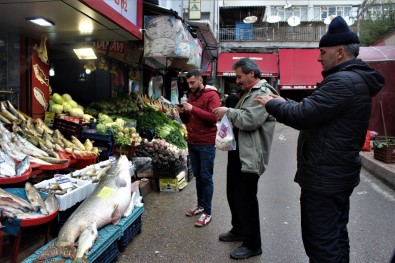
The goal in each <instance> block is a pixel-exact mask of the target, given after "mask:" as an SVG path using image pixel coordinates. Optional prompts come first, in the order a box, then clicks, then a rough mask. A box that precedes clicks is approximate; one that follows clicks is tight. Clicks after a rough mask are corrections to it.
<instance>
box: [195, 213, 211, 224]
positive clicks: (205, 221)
mask: <svg viewBox="0 0 395 263" xmlns="http://www.w3.org/2000/svg"><path fill="white" fill-rule="evenodd" d="M211 218H212V216H211V215H208V214H206V213H203V214H202V215H201V216H200V217H199V219H198V221H196V223H195V226H199V227H200V226H205V225H207V224H208V223H210V221H211Z"/></svg>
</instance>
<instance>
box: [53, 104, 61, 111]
mask: <svg viewBox="0 0 395 263" xmlns="http://www.w3.org/2000/svg"><path fill="white" fill-rule="evenodd" d="M62 111H63V105H61V104H53V105H52V112H55V113H62Z"/></svg>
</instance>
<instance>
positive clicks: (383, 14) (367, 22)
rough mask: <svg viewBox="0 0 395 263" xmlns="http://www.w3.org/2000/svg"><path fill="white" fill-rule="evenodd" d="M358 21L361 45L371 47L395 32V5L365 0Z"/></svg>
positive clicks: (387, 2) (391, 2) (390, 1)
mask: <svg viewBox="0 0 395 263" xmlns="http://www.w3.org/2000/svg"><path fill="white" fill-rule="evenodd" d="M357 19H358V31H359V37H360V40H361V45H362V46H369V45H371V44H373V43H375V42H377V41H378V40H380V39H382V38H383V37H385V36H387V35H388V34H390V33H392V32H394V31H395V3H394V2H393V1H392V0H389V1H380V0H364V1H363V3H362V4H361V5H360V7H359V8H358V16H357Z"/></svg>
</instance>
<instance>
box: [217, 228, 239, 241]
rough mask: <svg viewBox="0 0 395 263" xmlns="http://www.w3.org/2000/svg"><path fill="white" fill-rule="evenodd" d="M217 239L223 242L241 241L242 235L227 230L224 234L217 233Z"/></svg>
mask: <svg viewBox="0 0 395 263" xmlns="http://www.w3.org/2000/svg"><path fill="white" fill-rule="evenodd" d="M219 240H220V241H223V242H238V241H243V237H241V236H237V235H235V234H233V233H232V232H230V231H229V232H227V233H225V234H221V235H219Z"/></svg>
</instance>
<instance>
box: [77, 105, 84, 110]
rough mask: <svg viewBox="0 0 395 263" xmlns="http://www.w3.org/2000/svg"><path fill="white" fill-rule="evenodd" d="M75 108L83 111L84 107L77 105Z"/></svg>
mask: <svg viewBox="0 0 395 263" xmlns="http://www.w3.org/2000/svg"><path fill="white" fill-rule="evenodd" d="M75 108H79V109H81V110H84V107H82V106H81V105H79V104H78V105H77V107H75Z"/></svg>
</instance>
